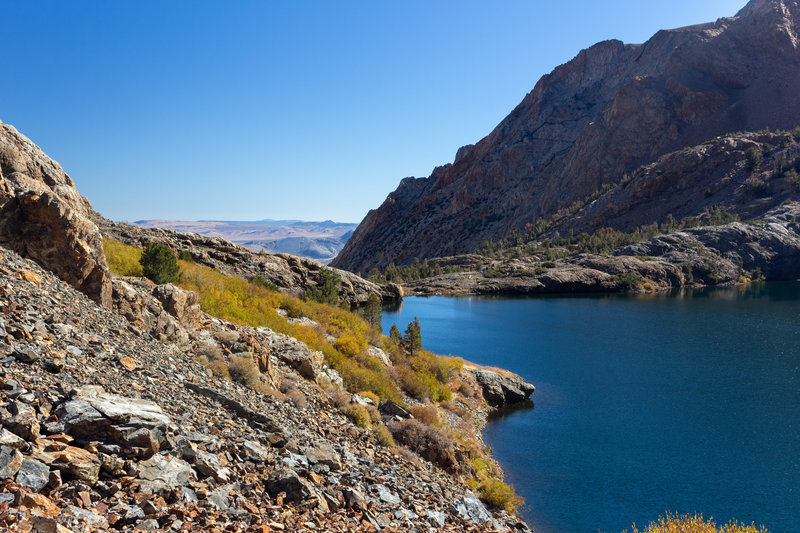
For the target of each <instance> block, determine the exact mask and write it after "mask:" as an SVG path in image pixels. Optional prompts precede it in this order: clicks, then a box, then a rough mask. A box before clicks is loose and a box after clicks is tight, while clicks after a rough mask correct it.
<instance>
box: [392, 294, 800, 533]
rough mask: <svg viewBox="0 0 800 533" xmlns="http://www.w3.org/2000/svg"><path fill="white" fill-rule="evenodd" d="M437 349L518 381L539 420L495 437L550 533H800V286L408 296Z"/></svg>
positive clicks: (520, 420)
mask: <svg viewBox="0 0 800 533" xmlns="http://www.w3.org/2000/svg"><path fill="white" fill-rule="evenodd" d="M415 316H417V317H418V318H419V320H420V323H421V325H422V340H423V343H424V345H425V347H426V348H427V349H429V350H431V351H433V352H436V353H440V354H453V355H458V356H461V357H464V358H465V359H467V360H470V361H474V362H476V363H479V364H485V365H493V366H499V367H503V368H507V369H509V370H511V371H513V372H516V373H518V374H520V375H521V376H523V377H524V378H525V379H526V380H527V381H530V382H531V383H533V384H534V385H536V392H535V393H534V395H533V400H534V402H535V407H534V408H529V409H524V410H515V411H510V412H507V413H503V414H502V415H501V416H499V417H497V418H496V419H495V420H494V421H493V422H491V423H490V424H489V425H488V427H487V428H486V430H485V432H484V436H485V439H486V441H487V443H488V444H489V445H490V446H492V448H493V449H494V455H495V457H496V458H497V459H498V461H499V462H500V464H501V465H502V466H503V467H504V469H505V471H506V472H507V480H508V481H510V482H511V483H512V484H513V485H514V486H515V487H516V489H517V491H518V492H519V493H520V494H521V495H522V496H523V497H524V498H525V500H526V505H525V507H524V508H523V510H522V516H523V517H524V518H525V519H526V521H527V522H528V523H529V524H530V525H531V526H533V527H534V528H535V529H536V531H537V533H550V532H590V531H591V532H597V531H605V532H609V533H611V532H619V531H622V530H623V529H626V528H630V526H631V524H632V523H633V522H636V524H637V525H639V526H642V525H646V524H647V522H649V521H650V520H655V519H656V518H657V517H658V516H659V515H660V514H664V512H665V511H667V510H669V511H677V512H680V513H687V512H695V511H696V512H698V513H703V515H704V516H705V517H709V516H713V517H714V518H716V519H717V521H718V522H724V521H727V520H729V519H731V518H735V519H737V520H739V521H741V522H747V523H750V522H755V523H756V524H763V525H765V526H767V527H768V528H769V529H770V530H771V531H773V532H798V531H800V283H762V284H756V285H751V286H749V287H744V288H742V287H733V288H721V289H703V290H692V291H680V292H674V293H670V294H659V295H603V296H574V295H570V296H548V297H528V298H500V297H461V298H453V297H431V298H413V297H412V298H406V299H405V301H404V303H403V304H402V307H401V308H400V309H399V310H396V311H386V310H384V313H383V328H384V331H385V332H388V330H389V328H390V327H391V325H392V323H397V325H398V327H399V328H400V331H401V332H403V331H405V328H406V326H407V324H408V322H410V321H411V320H413V318H414V317H415Z"/></svg>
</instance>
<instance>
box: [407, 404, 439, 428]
mask: <svg viewBox="0 0 800 533" xmlns="http://www.w3.org/2000/svg"><path fill="white" fill-rule="evenodd" d="M409 411H411V414H412V415H414V418H416V419H417V420H419V421H420V422H422V423H423V424H427V425H429V426H435V427H440V426H441V425H442V422H441V420H439V410H438V409H436V407H435V406H433V405H415V406H413V407H412V408H410V409H409Z"/></svg>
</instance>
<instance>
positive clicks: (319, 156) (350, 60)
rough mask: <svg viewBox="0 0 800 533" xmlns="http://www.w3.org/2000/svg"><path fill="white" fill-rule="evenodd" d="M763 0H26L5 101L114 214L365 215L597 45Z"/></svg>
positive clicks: (7, 60) (6, 14)
mask: <svg viewBox="0 0 800 533" xmlns="http://www.w3.org/2000/svg"><path fill="white" fill-rule="evenodd" d="M745 3H746V1H745V0H672V1H669V2H666V1H659V2H647V1H641V0H638V1H636V0H620V1H615V0H607V1H605V2H598V1H596V0H593V1H588V0H586V1H585V0H573V1H571V2H550V1H544V0H527V1H522V0H503V1H493V0H485V1H483V2H475V1H470V0H459V1H436V0H426V1H417V0H402V1H392V2H389V1H375V0H370V1H363V2H327V1H321V0H320V1H317V2H306V1H300V0H291V1H289V0H287V1H286V2H282V3H279V2H267V1H251V2H246V1H231V2H222V1H219V2H206V1H198V0H193V1H162V2H138V1H127V2H122V1H114V2H105V1H103V2H99V1H97V2H90V1H79V2H64V1H52V2H36V1H22V2H12V1H11V0H6V1H4V2H3V3H2V18H3V30H2V32H0V41H1V42H2V50H3V81H2V83H0V120H2V121H3V122H7V123H9V124H13V125H14V126H16V127H17V129H19V130H20V131H21V132H22V133H24V134H25V135H27V136H28V137H30V138H31V139H32V140H33V141H34V142H35V143H37V144H38V145H39V146H41V147H42V148H43V149H44V151H45V152H46V153H47V154H48V155H50V156H51V157H53V158H54V159H56V160H57V161H59V162H60V163H61V165H62V166H63V167H64V169H65V170H66V171H67V172H68V173H69V174H70V175H71V176H72V177H73V178H74V179H75V181H76V183H77V186H78V190H79V191H80V192H81V193H82V194H83V195H85V196H87V197H88V198H89V200H91V202H92V204H93V205H94V207H95V209H97V210H98V211H100V212H101V213H102V214H104V215H105V216H107V217H109V218H112V219H114V220H128V221H132V220H138V219H143V218H173V219H182V220H197V219H228V220H255V219H261V218H302V219H307V220H323V219H334V220H337V221H347V222H358V221H360V220H361V218H363V216H364V215H365V214H366V212H367V210H369V209H371V208H374V207H377V206H378V205H380V204H381V203H382V202H383V200H384V199H385V198H386V195H387V194H388V193H389V192H391V191H392V190H394V189H395V187H396V186H397V183H398V182H399V181H400V179H402V178H403V177H406V176H427V175H428V174H430V171H431V170H432V169H433V167H434V166H436V165H439V164H443V163H447V162H449V161H452V158H453V156H454V155H455V152H456V150H457V149H458V147H460V146H462V145H464V144H468V143H473V142H476V141H477V140H479V139H480V138H482V137H483V136H485V135H486V134H488V133H489V132H490V131H491V130H492V128H493V127H494V126H495V125H496V124H497V123H498V122H499V121H500V120H502V118H503V117H504V116H505V115H506V114H508V113H509V112H510V111H511V110H512V109H513V107H514V106H515V105H517V104H518V103H519V102H520V100H521V99H522V98H523V97H524V96H525V94H526V93H527V92H528V91H530V90H531V89H532V88H533V86H534V84H535V83H536V81H537V80H538V79H539V78H540V77H541V76H542V75H543V74H545V73H547V72H549V71H550V70H552V69H553V68H554V67H555V66H557V65H559V64H561V63H564V62H566V61H568V60H569V59H571V58H572V57H574V56H575V54H577V52H578V51H579V50H581V49H582V48H586V47H588V46H590V45H592V44H593V43H595V42H597V41H600V40H604V39H610V38H617V39H621V40H623V41H625V42H642V41H644V40H646V39H647V38H648V37H649V36H650V35H652V34H653V33H654V32H656V31H657V30H659V29H664V28H672V27H678V26H685V25H688V24H694V23H700V22H708V21H712V20H715V19H717V18H718V17H722V16H731V15H734V14H735V13H736V12H737V11H738V10H739V9H740V8H741V7H743V6H744V5H745Z"/></svg>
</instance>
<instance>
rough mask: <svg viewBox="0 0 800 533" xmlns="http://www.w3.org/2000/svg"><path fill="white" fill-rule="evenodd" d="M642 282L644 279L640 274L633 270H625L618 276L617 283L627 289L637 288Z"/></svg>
mask: <svg viewBox="0 0 800 533" xmlns="http://www.w3.org/2000/svg"><path fill="white" fill-rule="evenodd" d="M641 282H642V280H641V279H639V276H637V275H636V274H634V273H633V272H623V273H622V274H620V275H618V276H617V284H618V285H619V287H620V288H621V289H623V290H626V291H630V290H633V289H635V288H637V287H638V286H639V284H640V283H641Z"/></svg>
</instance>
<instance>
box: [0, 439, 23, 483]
mask: <svg viewBox="0 0 800 533" xmlns="http://www.w3.org/2000/svg"><path fill="white" fill-rule="evenodd" d="M21 466H22V454H21V453H19V450H15V449H14V448H9V447H7V446H3V447H2V448H0V479H5V478H9V477H14V476H15V475H17V472H19V468H20V467H21Z"/></svg>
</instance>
